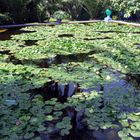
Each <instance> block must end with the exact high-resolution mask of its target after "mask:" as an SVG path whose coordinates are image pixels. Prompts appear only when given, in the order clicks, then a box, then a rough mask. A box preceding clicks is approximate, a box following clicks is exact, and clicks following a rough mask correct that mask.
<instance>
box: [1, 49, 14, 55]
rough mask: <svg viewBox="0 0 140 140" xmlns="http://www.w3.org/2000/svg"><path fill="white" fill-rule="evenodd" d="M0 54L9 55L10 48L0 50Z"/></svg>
mask: <svg viewBox="0 0 140 140" xmlns="http://www.w3.org/2000/svg"><path fill="white" fill-rule="evenodd" d="M0 54H7V55H11V54H12V53H10V50H0Z"/></svg>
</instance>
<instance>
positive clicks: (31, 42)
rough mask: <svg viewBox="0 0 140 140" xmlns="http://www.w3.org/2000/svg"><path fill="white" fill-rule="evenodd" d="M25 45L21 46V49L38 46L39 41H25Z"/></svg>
mask: <svg viewBox="0 0 140 140" xmlns="http://www.w3.org/2000/svg"><path fill="white" fill-rule="evenodd" d="M24 42H25V43H24V45H19V46H20V47H21V48H24V47H29V46H33V45H37V42H38V40H24Z"/></svg>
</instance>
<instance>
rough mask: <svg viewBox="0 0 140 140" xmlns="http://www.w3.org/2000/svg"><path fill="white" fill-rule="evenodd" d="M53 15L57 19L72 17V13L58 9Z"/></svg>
mask: <svg viewBox="0 0 140 140" xmlns="http://www.w3.org/2000/svg"><path fill="white" fill-rule="evenodd" d="M53 17H54V18H56V19H70V15H69V14H68V13H66V12H65V11H56V12H54V14H53Z"/></svg>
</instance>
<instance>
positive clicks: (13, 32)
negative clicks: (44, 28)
mask: <svg viewBox="0 0 140 140" xmlns="http://www.w3.org/2000/svg"><path fill="white" fill-rule="evenodd" d="M33 32H35V31H24V30H20V29H9V30H7V31H6V32H3V33H0V40H10V39H11V36H12V35H17V34H22V33H33Z"/></svg>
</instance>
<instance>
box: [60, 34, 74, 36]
mask: <svg viewBox="0 0 140 140" xmlns="http://www.w3.org/2000/svg"><path fill="white" fill-rule="evenodd" d="M58 37H74V35H73V34H59V35H58Z"/></svg>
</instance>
